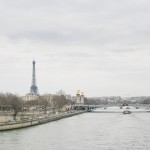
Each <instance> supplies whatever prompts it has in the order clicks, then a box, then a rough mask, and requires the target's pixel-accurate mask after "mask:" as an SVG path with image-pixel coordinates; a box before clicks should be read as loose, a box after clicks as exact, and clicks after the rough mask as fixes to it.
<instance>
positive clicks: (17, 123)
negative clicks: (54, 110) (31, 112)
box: [0, 111, 86, 131]
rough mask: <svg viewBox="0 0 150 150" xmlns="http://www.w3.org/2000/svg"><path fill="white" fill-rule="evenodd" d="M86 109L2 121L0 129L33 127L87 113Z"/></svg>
mask: <svg viewBox="0 0 150 150" xmlns="http://www.w3.org/2000/svg"><path fill="white" fill-rule="evenodd" d="M85 112H86V111H74V112H68V113H60V114H55V115H50V116H45V117H39V118H37V119H35V118H34V119H30V120H29V119H28V120H24V121H22V120H21V121H10V122H1V123H0V131H5V130H12V129H19V128H25V127H31V126H35V125H40V124H44V123H48V122H52V121H56V120H60V119H63V118H67V117H72V116H75V115H79V114H82V113H85Z"/></svg>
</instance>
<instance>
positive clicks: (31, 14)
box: [0, 0, 150, 97]
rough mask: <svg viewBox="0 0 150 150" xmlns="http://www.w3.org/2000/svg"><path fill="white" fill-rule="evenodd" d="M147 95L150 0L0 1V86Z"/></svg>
mask: <svg viewBox="0 0 150 150" xmlns="http://www.w3.org/2000/svg"><path fill="white" fill-rule="evenodd" d="M33 58H34V59H35V61H36V75H37V86H38V88H39V92H40V94H44V93H51V94H53V93H55V92H56V91H58V90H59V89H63V90H64V91H65V92H66V93H68V94H71V95H75V94H76V91H77V90H78V89H80V90H81V91H83V92H84V93H85V96H88V97H94V96H113V95H114V96H115V95H116V96H117V95H120V96H127V95H129V96H141V95H146V96H147V95H150V1H149V0H0V81H1V82H0V91H1V92H12V93H17V94H18V95H25V94H26V93H28V92H29V90H30V86H31V78H32V60H33Z"/></svg>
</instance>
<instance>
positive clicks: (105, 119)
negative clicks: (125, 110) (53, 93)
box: [0, 113, 150, 150]
mask: <svg viewBox="0 0 150 150" xmlns="http://www.w3.org/2000/svg"><path fill="white" fill-rule="evenodd" d="M78 149H80V150H150V113H135V114H134V113H133V114H127V115H124V114H121V113H85V114H81V115H77V116H73V117H70V118H66V119H62V120H59V121H55V122H50V123H47V124H43V125H38V126H34V127H29V128H24V129H18V130H12V131H5V132H0V150H78Z"/></svg>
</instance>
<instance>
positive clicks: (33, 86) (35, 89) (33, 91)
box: [30, 60, 39, 95]
mask: <svg viewBox="0 0 150 150" xmlns="http://www.w3.org/2000/svg"><path fill="white" fill-rule="evenodd" d="M32 64H33V70H32V84H31V87H30V92H31V94H32V95H39V92H38V87H37V85H36V75H35V61H34V60H33V62H32Z"/></svg>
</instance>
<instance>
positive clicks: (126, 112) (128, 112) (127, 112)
mask: <svg viewBox="0 0 150 150" xmlns="http://www.w3.org/2000/svg"><path fill="white" fill-rule="evenodd" d="M123 114H132V112H131V111H130V110H125V111H123Z"/></svg>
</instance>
